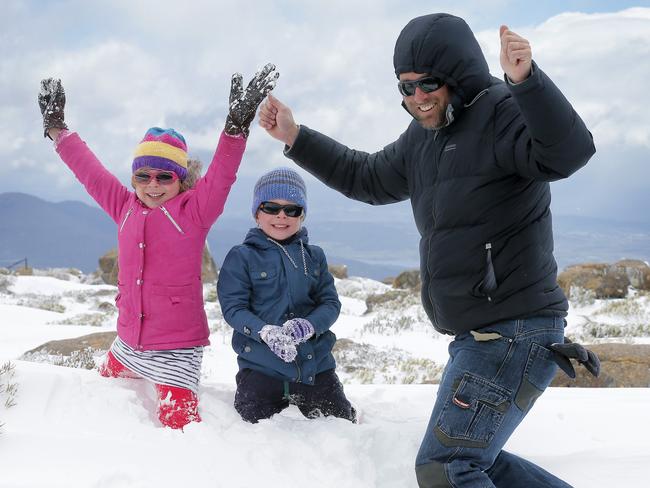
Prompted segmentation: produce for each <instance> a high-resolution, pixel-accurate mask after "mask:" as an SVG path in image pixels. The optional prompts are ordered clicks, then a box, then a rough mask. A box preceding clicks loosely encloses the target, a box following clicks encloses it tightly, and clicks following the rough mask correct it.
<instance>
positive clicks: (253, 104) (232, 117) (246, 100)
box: [224, 63, 280, 137]
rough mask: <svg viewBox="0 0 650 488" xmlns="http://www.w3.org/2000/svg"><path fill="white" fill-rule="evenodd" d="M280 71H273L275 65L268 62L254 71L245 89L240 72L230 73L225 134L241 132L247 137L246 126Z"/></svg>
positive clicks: (253, 116) (272, 86)
mask: <svg viewBox="0 0 650 488" xmlns="http://www.w3.org/2000/svg"><path fill="white" fill-rule="evenodd" d="M279 76H280V73H278V72H277V71H275V65H274V64H271V63H268V64H267V65H266V66H264V68H262V69H261V70H260V71H258V72H257V73H255V76H253V79H252V80H251V81H250V82H249V83H248V86H247V87H246V90H244V89H243V83H242V75H241V73H235V74H233V75H232V80H231V82H230V107H229V112H228V117H226V127H225V129H224V131H225V132H226V134H230V135H231V136H232V135H237V134H243V135H244V137H248V128H249V126H250V125H251V122H252V121H253V119H254V118H255V112H256V111H257V107H258V106H259V104H260V103H262V100H264V97H266V94H267V93H268V92H270V91H271V90H272V89H273V88H274V87H275V81H276V80H277V79H278V77H279Z"/></svg>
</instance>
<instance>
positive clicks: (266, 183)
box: [253, 168, 307, 217]
mask: <svg viewBox="0 0 650 488" xmlns="http://www.w3.org/2000/svg"><path fill="white" fill-rule="evenodd" d="M270 200H286V201H288V202H293V203H295V204H296V205H300V206H301V207H302V208H304V209H305V210H304V212H303V215H306V214H307V188H306V187H305V181H304V180H303V179H302V178H301V176H300V175H299V174H298V173H296V172H295V171H294V170H292V169H290V168H277V169H274V170H271V171H269V172H268V173H266V174H264V175H262V176H261V177H260V179H259V180H257V183H255V188H254V189H253V217H255V215H256V214H257V210H258V209H259V208H260V204H261V203H262V202H268V201H270Z"/></svg>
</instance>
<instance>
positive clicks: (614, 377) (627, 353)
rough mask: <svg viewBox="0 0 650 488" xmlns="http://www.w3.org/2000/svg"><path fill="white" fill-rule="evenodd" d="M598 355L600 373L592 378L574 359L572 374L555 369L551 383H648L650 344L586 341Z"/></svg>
mask: <svg viewBox="0 0 650 488" xmlns="http://www.w3.org/2000/svg"><path fill="white" fill-rule="evenodd" d="M585 347H587V348H588V349H590V350H592V351H593V352H595V353H596V354H597V355H598V358H599V359H600V376H598V378H594V377H593V376H592V375H591V374H589V372H588V371H587V370H586V369H585V368H583V367H582V366H580V365H578V364H577V363H574V366H575V370H576V378H575V379H571V378H569V377H568V376H567V375H566V374H564V373H563V372H562V371H558V374H557V375H556V376H555V379H554V380H553V383H552V384H551V386H568V387H572V386H573V387H588V388H603V387H604V388H630V387H641V388H648V387H650V344H593V345H588V346H587V345H586V346H585Z"/></svg>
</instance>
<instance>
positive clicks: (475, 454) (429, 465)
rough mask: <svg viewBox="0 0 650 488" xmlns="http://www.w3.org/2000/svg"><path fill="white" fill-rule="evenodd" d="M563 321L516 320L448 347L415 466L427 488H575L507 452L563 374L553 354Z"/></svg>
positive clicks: (474, 333)
mask: <svg viewBox="0 0 650 488" xmlns="http://www.w3.org/2000/svg"><path fill="white" fill-rule="evenodd" d="M564 326H565V322H564V319H563V318H561V317H553V316H549V317H546V316H543V317H533V318H527V319H520V320H510V321H506V322H500V323H497V324H493V325H490V326H487V327H484V328H481V329H478V330H475V331H471V332H467V333H462V334H459V335H457V336H456V337H455V339H454V341H452V342H451V344H450V345H449V361H448V363H447V366H446V367H445V371H444V373H443V376H442V379H441V382H440V386H439V388H438V396H437V399H436V402H435V405H434V407H433V412H432V413H431V418H430V420H429V425H428V426H427V430H426V433H425V436H424V439H423V440H422V444H421V445H420V450H419V452H418V455H417V458H416V463H415V464H416V466H415V473H416V477H417V481H418V485H419V486H420V488H451V487H453V488H461V487H462V488H465V487H467V488H479V487H480V488H490V487H498V488H542V487H544V488H570V485H568V484H567V483H565V482H564V481H562V480H560V479H559V478H557V477H555V476H553V475H552V474H550V473H548V472H547V471H545V470H544V469H542V468H540V467H538V466H536V465H535V464H533V463H531V462H529V461H526V460H525V459H522V458H520V457H518V456H515V455H514V454H510V453H508V452H506V451H503V450H502V448H503V446H504V445H505V443H506V441H507V440H508V439H509V438H510V436H511V435H512V433H513V432H514V430H515V429H516V428H517V426H518V425H519V423H520V422H521V421H522V420H523V418H524V417H525V416H526V414H528V412H529V411H530V409H531V407H532V406H533V404H534V403H535V400H537V398H538V397H539V396H540V395H541V394H542V393H543V392H544V390H545V389H546V387H547V386H548V385H549V384H550V383H551V381H552V380H553V377H554V376H555V373H556V371H557V365H556V363H555V361H554V359H553V353H552V351H550V350H549V349H547V346H549V345H550V344H552V343H555V342H560V343H561V342H563V338H564Z"/></svg>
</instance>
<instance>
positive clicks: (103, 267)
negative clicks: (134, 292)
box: [99, 248, 118, 286]
mask: <svg viewBox="0 0 650 488" xmlns="http://www.w3.org/2000/svg"><path fill="white" fill-rule="evenodd" d="M117 271H118V268H117V249H115V248H114V249H111V250H110V251H108V252H107V253H106V254H104V255H103V256H102V257H101V258H99V272H100V275H101V277H102V280H104V283H106V284H107V285H113V286H117Z"/></svg>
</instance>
